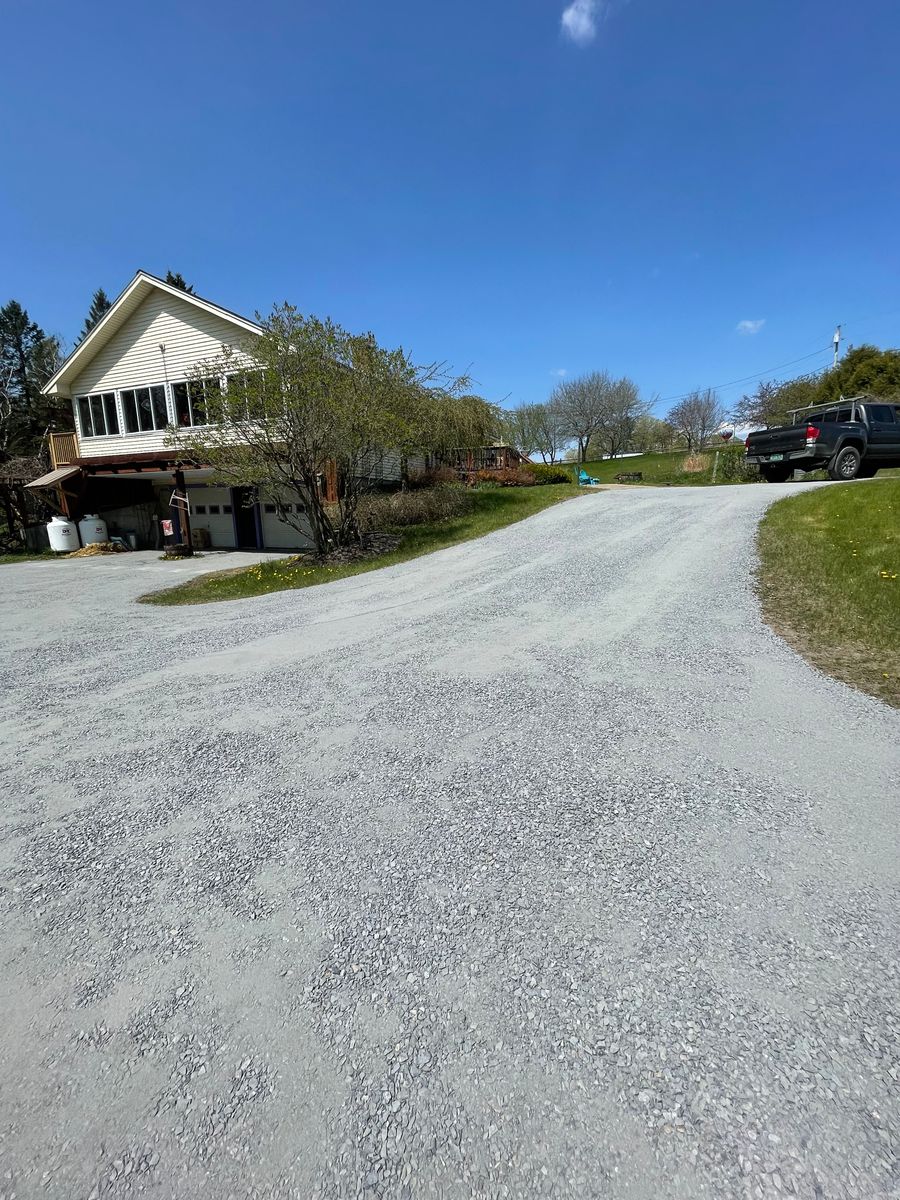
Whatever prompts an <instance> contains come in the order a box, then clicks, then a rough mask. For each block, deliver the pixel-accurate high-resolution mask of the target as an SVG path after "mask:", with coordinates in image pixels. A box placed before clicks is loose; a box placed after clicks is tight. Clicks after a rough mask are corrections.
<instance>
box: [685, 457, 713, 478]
mask: <svg viewBox="0 0 900 1200" xmlns="http://www.w3.org/2000/svg"><path fill="white" fill-rule="evenodd" d="M708 466H709V459H708V457H707V456H706V455H705V454H689V455H688V456H687V458H686V459H685V460H684V462H683V463H682V464H681V469H682V471H684V472H685V474H687V475H699V474H700V473H701V472H703V471H705V470H706V468H707V467H708Z"/></svg>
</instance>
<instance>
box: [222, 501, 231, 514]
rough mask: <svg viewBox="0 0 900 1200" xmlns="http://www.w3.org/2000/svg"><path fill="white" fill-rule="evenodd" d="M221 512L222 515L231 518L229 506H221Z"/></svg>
mask: <svg viewBox="0 0 900 1200" xmlns="http://www.w3.org/2000/svg"><path fill="white" fill-rule="evenodd" d="M222 512H223V513H225V515H226V516H228V517H230V516H231V505H230V504H223V505H222Z"/></svg>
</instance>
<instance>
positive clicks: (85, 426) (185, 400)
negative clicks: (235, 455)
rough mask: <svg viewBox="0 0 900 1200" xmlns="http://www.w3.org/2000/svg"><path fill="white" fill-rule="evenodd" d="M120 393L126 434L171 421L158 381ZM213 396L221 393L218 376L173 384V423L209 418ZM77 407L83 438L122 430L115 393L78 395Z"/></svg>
mask: <svg viewBox="0 0 900 1200" xmlns="http://www.w3.org/2000/svg"><path fill="white" fill-rule="evenodd" d="M119 395H120V397H121V400H122V416H123V418H124V421H125V429H124V432H125V433H152V432H153V431H154V430H157V429H165V428H166V427H167V426H168V425H170V424H171V421H170V420H169V410H168V405H167V404H166V389H165V387H164V386H163V384H157V385H156V386H155V387H141V388H126V389H124V390H123V391H121V392H120V393H119ZM215 396H221V386H220V384H219V381H218V380H217V379H209V380H206V381H201V382H198V383H195V382H189V383H187V382H186V383H175V384H173V385H172V400H173V402H174V407H175V424H176V425H178V426H180V427H181V428H183V429H185V428H190V427H191V426H194V425H206V424H207V423H208V422H209V419H210V410H211V409H213V410H214V397H215ZM76 406H77V409H78V421H79V424H80V426H81V436H82V437H86V438H89V437H104V436H109V435H111V434H118V433H121V432H123V430H121V429H120V428H119V413H118V410H117V408H116V393H115V392H98V393H97V394H96V395H93V396H78V397H76Z"/></svg>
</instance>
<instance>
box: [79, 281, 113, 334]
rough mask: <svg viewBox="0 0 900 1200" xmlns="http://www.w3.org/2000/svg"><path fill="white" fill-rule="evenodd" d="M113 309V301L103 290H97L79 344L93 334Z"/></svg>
mask: <svg viewBox="0 0 900 1200" xmlns="http://www.w3.org/2000/svg"><path fill="white" fill-rule="evenodd" d="M111 308H112V301H111V300H110V299H109V297H108V296H107V294H106V292H104V290H103V288H97V290H96V292H94V298H93V300H91V307H90V309H89V311H88V315H87V317H86V318H85V322H84V328H83V329H82V331H81V334H80V336H79V338H78V341H79V342H83V341H84V339H85V338H86V337H87V335H88V334H89V333H90V332H91V330H92V329H93V328H94V326H95V325H96V324H97V322H98V321H99V320H100V318H101V317H102V316H103V315H104V313H107V312H109V310H110V309H111Z"/></svg>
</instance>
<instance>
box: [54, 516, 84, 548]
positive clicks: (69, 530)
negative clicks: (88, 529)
mask: <svg viewBox="0 0 900 1200" xmlns="http://www.w3.org/2000/svg"><path fill="white" fill-rule="evenodd" d="M47 536H48V537H49V539H50V549H51V550H55V551H56V553H57V554H66V553H68V552H70V551H72V550H77V549H78V526H77V525H76V524H75V522H74V521H67V520H66V518H65V517H54V518H53V519H52V520H51V521H49V522H48V524H47Z"/></svg>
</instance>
